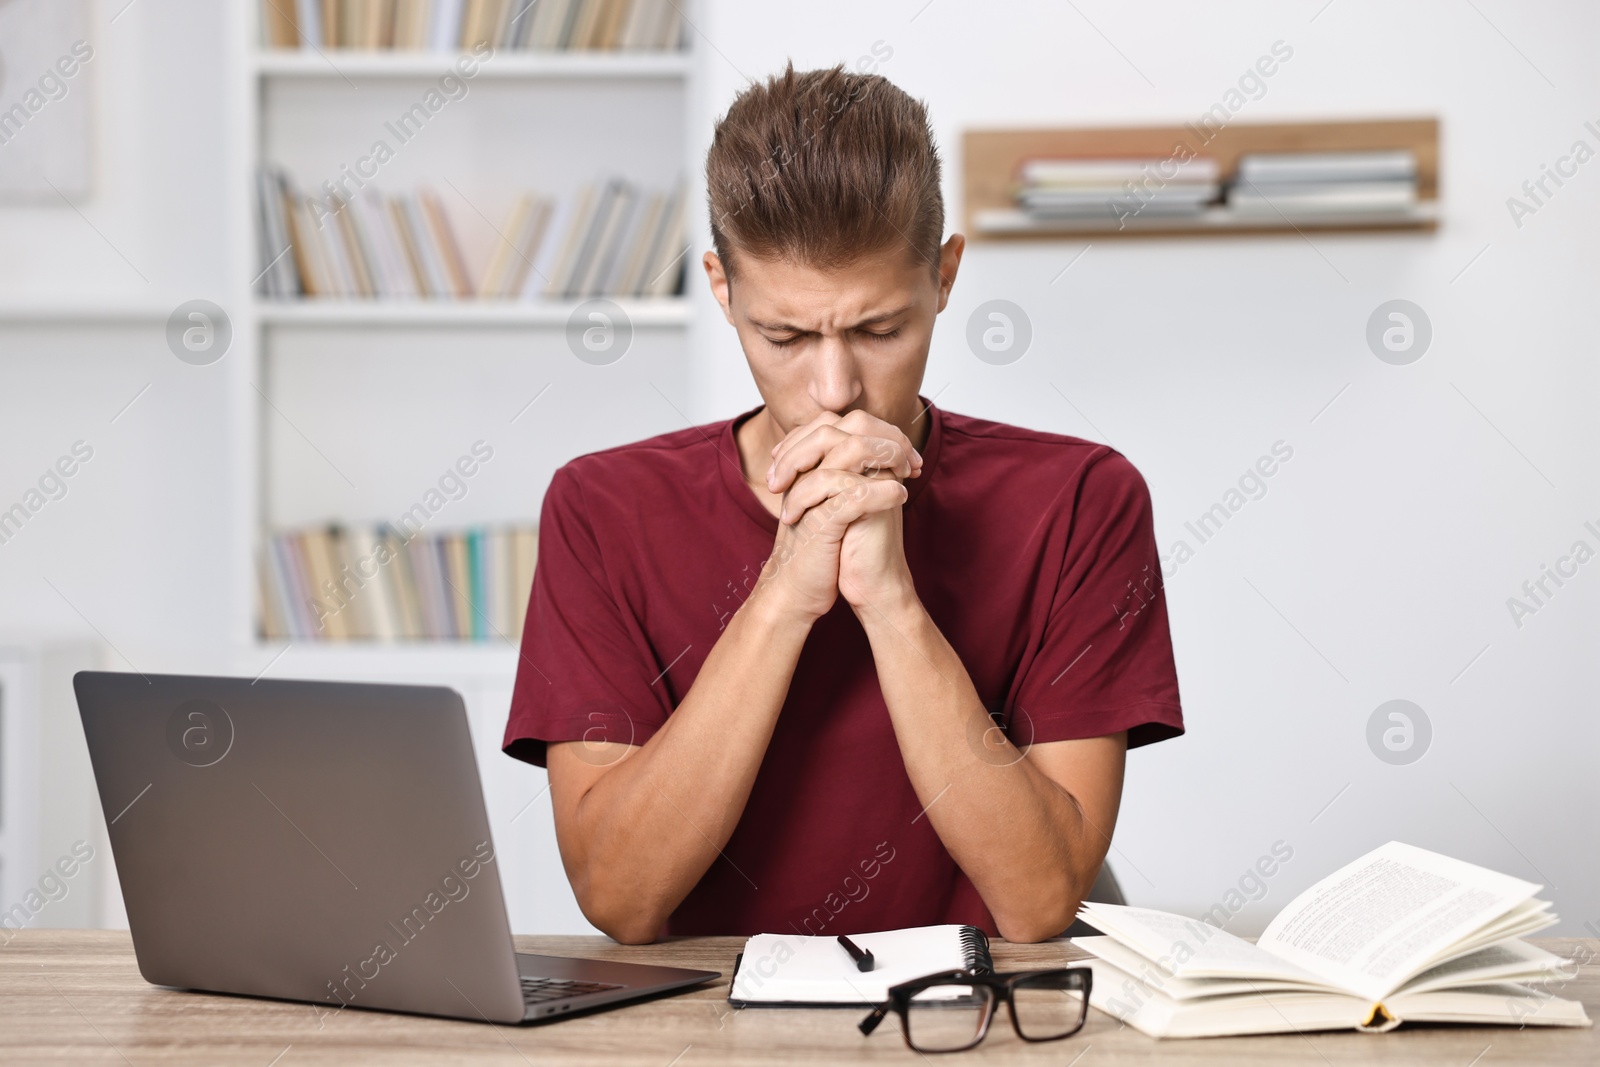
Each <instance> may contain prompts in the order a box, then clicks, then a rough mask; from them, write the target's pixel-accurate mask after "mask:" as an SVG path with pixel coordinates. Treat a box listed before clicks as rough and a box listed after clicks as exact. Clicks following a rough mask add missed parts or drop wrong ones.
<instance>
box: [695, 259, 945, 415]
mask: <svg viewBox="0 0 1600 1067" xmlns="http://www.w3.org/2000/svg"><path fill="white" fill-rule="evenodd" d="M964 245H965V240H964V239H963V238H962V236H961V235H960V234H954V235H952V236H951V237H950V239H949V240H948V241H946V242H945V244H944V246H943V248H941V249H940V256H939V273H938V276H937V277H935V275H934V273H933V271H932V270H930V269H929V267H928V265H927V264H926V263H925V262H923V261H921V260H917V259H915V258H914V257H912V256H910V255H908V254H907V253H906V251H905V249H904V247H903V246H901V247H894V248H889V249H886V250H884V251H883V252H881V253H878V254H874V255H872V256H869V257H866V258H863V259H862V260H861V261H860V262H857V263H854V264H851V265H850V266H849V267H847V268H845V269H843V270H839V271H835V272H832V273H828V272H824V271H821V270H818V269H816V268H815V267H810V266H805V265H802V264H797V263H790V262H783V261H776V260H763V259H755V258H753V257H751V256H740V257H739V263H738V270H739V275H738V278H737V279H736V280H734V281H733V283H732V284H731V285H730V284H729V282H728V278H727V276H726V274H725V272H724V271H723V267H722V262H721V260H720V259H719V258H718V257H717V255H716V253H714V252H707V253H706V255H705V260H704V263H705V269H706V275H707V277H708V278H709V279H710V281H711V288H712V291H713V292H714V293H715V294H716V297H717V301H718V303H720V304H721V305H722V311H723V314H724V315H725V316H726V317H727V320H728V322H729V323H730V324H732V326H733V328H734V329H735V330H736V331H738V334H739V344H740V345H741V347H743V349H744V354H745V359H746V360H747V361H748V363H749V364H750V373H751V375H752V376H754V378H755V382H756V388H757V389H758V390H760V392H761V399H762V400H763V401H765V403H766V406H767V413H768V415H769V416H770V417H771V419H772V420H773V422H774V423H775V428H776V431H777V433H778V434H779V435H780V436H781V435H782V434H785V433H788V432H789V431H790V430H792V429H794V428H795V427H796V426H800V425H803V424H804V423H806V422H809V421H810V420H811V419H813V418H815V417H816V416H817V415H820V414H821V413H823V412H824V411H831V412H833V413H834V414H837V415H843V414H845V413H846V412H849V411H854V410H855V409H857V408H860V409H863V410H865V411H866V412H867V413H868V414H871V415H876V416H877V417H878V418H880V419H883V420H884V421H885V422H890V423H893V424H895V425H897V426H899V427H900V428H901V429H902V430H907V431H909V429H910V428H911V425H912V421H913V420H914V419H915V418H916V417H917V415H918V414H919V404H918V402H917V390H918V388H920V387H921V385H922V372H923V369H924V368H925V367H926V366H927V362H928V346H929V343H930V342H931V341H932V339H933V323H934V318H935V316H937V315H938V314H939V312H941V311H943V310H944V307H945V304H946V303H947V302H948V300H949V298H950V287H951V286H952V285H953V284H954V283H955V276H956V269H957V267H959V265H960V263H961V252H962V249H963V247H964Z"/></svg>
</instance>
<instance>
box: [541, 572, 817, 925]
mask: <svg viewBox="0 0 1600 1067" xmlns="http://www.w3.org/2000/svg"><path fill="white" fill-rule="evenodd" d="M774 601H775V598H772V597H770V596H768V595H765V594H764V593H763V592H762V588H761V587H758V589H757V590H756V592H754V593H752V595H751V597H750V598H749V599H748V600H747V601H746V602H745V604H744V605H743V606H742V607H741V608H740V609H739V610H738V611H737V612H735V613H734V615H733V616H732V617H731V619H730V620H729V623H728V626H727V628H726V629H725V630H724V631H723V633H722V635H721V637H720V638H719V639H718V640H717V643H716V645H715V646H714V647H713V648H712V649H711V652H710V654H709V655H708V656H707V657H706V661H705V664H704V665H703V666H702V667H701V669H700V672H699V674H698V676H697V677H696V679H695V682H694V685H693V686H692V687H691V688H690V690H689V692H688V693H687V694H685V696H684V698H683V700H682V702H681V703H680V704H679V705H678V707H677V708H676V709H675V710H674V711H673V713H672V715H671V716H670V717H669V718H668V719H667V722H666V724H665V725H663V726H662V728H661V729H660V730H658V731H657V732H656V733H655V735H654V736H652V737H651V738H650V740H649V741H648V742H646V743H645V744H644V745H642V746H640V747H638V748H633V749H629V748H627V747H625V746H606V749H605V750H603V751H602V752H600V753H595V754H591V753H590V751H585V750H582V749H576V746H574V748H575V750H576V751H578V754H579V757H580V758H584V759H585V760H586V761H592V762H594V763H599V762H600V761H601V760H607V761H609V760H619V762H617V763H616V765H615V766H610V767H606V768H604V771H603V773H600V774H599V775H598V777H597V778H596V779H595V780H593V782H592V784H591V785H590V786H589V788H588V789H587V790H586V791H585V792H583V794H582V795H581V797H580V798H579V799H578V801H577V803H576V805H575V807H574V809H573V811H572V820H571V824H570V831H569V832H568V833H567V834H565V835H563V840H562V841H561V846H562V857H563V860H564V861H565V863H566V867H567V872H568V875H569V877H570V878H571V880H572V883H573V887H574V890H575V892H576V893H577V895H578V899H579V902H580V904H582V905H583V908H584V912H585V914H587V915H588V916H589V917H590V919H591V921H593V922H595V924H596V925H597V926H600V927H601V928H602V929H604V930H605V931H606V932H607V933H609V934H611V935H612V936H613V937H616V938H617V939H618V940H625V941H645V940H650V939H652V938H654V937H655V936H656V934H657V933H658V932H659V930H660V928H661V924H662V923H663V922H664V921H665V920H666V917H667V916H668V915H670V914H671V912H672V911H673V909H675V908H676V907H677V906H678V904H679V903H681V902H682V901H683V899H684V897H686V896H687V895H688V894H689V891H690V890H691V889H693V888H694V886H695V884H696V883H698V882H699V880H700V878H701V877H702V876H703V875H704V874H705V872H706V871H707V870H708V869H709V868H710V866H711V865H712V864H713V863H714V862H716V861H717V860H718V857H719V855H720V852H721V849H722V847H723V846H724V845H726V844H727V842H728V838H729V837H730V836H731V835H732V833H733V830H734V827H735V826H737V825H738V822H739V818H740V816H741V815H742V814H743V811H744V805H745V802H746V801H747V800H748V799H749V796H750V790H751V787H752V786H753V785H754V783H755V778H756V773H757V771H758V770H759V769H760V766H761V761H762V759H763V757H764V756H765V754H766V750H767V745H768V743H769V742H770V740H771V737H772V731H773V728H774V726H775V725H776V723H777V719H778V713H779V711H780V710H781V709H782V707H783V703H784V699H785V697H786V696H787V695H788V691H789V683H790V681H791V679H792V677H793V674H794V667H795V664H796V662H797V661H798V660H799V657H800V651H801V648H802V647H803V646H804V644H805V639H806V635H807V634H808V633H809V630H810V623H809V622H807V621H804V620H803V619H801V618H799V617H797V616H796V615H794V614H793V613H791V612H786V611H783V610H781V609H780V607H779V605H777V604H776V603H775V602H774ZM624 757H625V758H624ZM584 770H585V771H587V768H584Z"/></svg>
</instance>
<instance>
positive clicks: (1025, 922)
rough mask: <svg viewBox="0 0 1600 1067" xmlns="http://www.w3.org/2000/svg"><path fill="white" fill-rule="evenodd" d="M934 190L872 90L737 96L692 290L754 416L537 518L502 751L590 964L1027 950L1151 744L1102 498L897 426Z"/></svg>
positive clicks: (1146, 647) (937, 219)
mask: <svg viewBox="0 0 1600 1067" xmlns="http://www.w3.org/2000/svg"><path fill="white" fill-rule="evenodd" d="M939 170H940V164H939V158H938V155H937V151H936V149H935V147H934V144H933V140H932V135H931V131H930V129H929V127H928V122H927V117H926V113H925V112H924V110H923V108H922V106H921V105H920V104H919V103H917V102H916V101H914V100H912V99H911V98H910V97H908V96H907V95H906V94H905V93H904V92H902V91H901V90H899V89H898V88H896V87H895V86H894V85H892V84H891V83H889V82H888V81H886V80H885V79H883V78H882V77H879V76H866V75H854V74H847V73H845V72H844V71H843V68H842V66H841V67H836V68H834V69H832V70H818V71H809V72H804V73H796V72H795V71H794V70H793V67H792V65H791V66H790V68H789V69H787V70H785V71H784V73H783V74H781V75H778V76H776V77H774V78H771V79H769V80H768V82H767V83H766V84H764V85H753V86H751V87H750V88H748V89H747V90H746V91H744V92H743V93H742V94H741V95H740V96H739V97H738V99H737V100H736V101H735V102H734V104H733V106H732V107H731V108H730V109H729V111H728V113H727V115H726V116H724V118H723V119H722V120H721V121H720V122H719V123H718V125H717V129H716V135H715V138H714V141H713V144H712V147H711V149H710V153H709V155H708V158H707V164H706V173H707V185H708V195H709V200H710V213H711V219H712V237H713V243H714V245H715V251H714V252H707V253H706V254H705V257H704V267H705V272H706V277H707V279H708V280H709V281H710V284H711V288H712V291H713V292H714V293H715V294H716V297H717V300H718V302H719V303H720V304H721V306H722V310H723V313H724V315H725V316H726V318H727V320H728V322H729V323H730V324H731V325H732V326H733V327H734V329H735V330H736V331H737V332H738V335H739V341H740V344H741V345H742V347H743V349H744V352H745V356H746V358H747V361H748V363H749V366H750V371H751V374H752V375H753V376H754V378H755V383H756V387H757V389H758V390H759V391H760V393H761V397H762V399H763V400H764V401H765V403H764V404H763V406H762V407H760V408H757V409H755V410H754V411H751V412H746V413H745V414H744V415H741V416H739V417H738V418H735V419H731V420H728V421H724V422H717V423H712V424H710V425H707V426H699V427H691V428H689V429H685V430H682V431H679V432H677V433H671V434H667V435H665V436H662V437H656V438H653V439H651V440H647V441H641V442H639V443H637V444H632V445H626V446H623V447H621V448H614V449H610V450H608V451H604V452H598V453H594V454H591V455H587V456H582V457H580V458H578V459H575V460H573V461H572V462H571V463H569V464H567V465H566V466H565V467H562V468H561V469H560V470H559V471H557V472H556V475H555V477H554V479H553V480H552V482H551V485H550V489H549V491H548V493H547V494H546V496H545V500H544V507H543V513H542V518H541V525H540V554H539V566H538V568H537V573H536V576H535V579H534V587H533V594H532V599H531V602H530V604H529V608H528V617H527V625H526V630H525V636H524V638H523V656H522V659H521V664H520V667H519V669H518V672H517V681H516V687H515V691H514V695H513V697H512V707H511V715H510V721H509V723H508V724H507V728H506V735H505V750H506V751H507V752H508V753H510V754H511V755H513V756H516V757H519V758H522V759H525V760H528V761H530V762H533V763H536V764H546V765H547V766H548V767H549V774H550V795H551V799H552V803H553V806H554V810H555V824H556V836H557V840H558V842H559V845H560V848H561V856H562V860H563V862H564V864H565V866H566V870H567V875H568V877H569V878H570V879H571V882H572V886H573V889H574V891H575V893H576V895H577V898H578V903H579V904H580V906H581V907H582V908H583V912H584V914H585V915H586V916H588V918H589V920H590V921H591V922H593V923H594V924H595V925H596V926H597V927H599V928H600V929H601V930H603V931H605V932H606V933H607V934H609V935H610V936H611V937H613V938H615V939H616V940H618V941H622V942H627V943H640V942H647V941H650V940H653V939H655V938H657V937H659V936H661V935H663V934H751V933H756V932H760V931H768V932H787V931H791V930H792V931H797V932H801V933H811V934H827V935H833V934H839V933H852V932H861V931H867V930H875V929H890V928H896V927H906V926H919V925H929V924H935V923H972V924H974V925H977V926H979V927H982V928H983V929H985V930H986V931H987V932H989V933H991V934H999V935H1001V936H1003V937H1005V938H1007V939H1009V940H1012V941H1036V940H1040V939H1043V938H1046V937H1051V936H1054V935H1056V934H1059V933H1061V932H1062V931H1063V930H1064V929H1065V928H1066V927H1067V926H1068V925H1069V923H1070V922H1071V921H1072V918H1073V915H1074V913H1075V911H1076V910H1077V907H1078V903H1079V902H1080V900H1081V899H1082V898H1083V896H1084V894H1085V893H1086V892H1087V891H1088V889H1089V887H1090V886H1091V885H1092V884H1093V882H1094V879H1095V876H1096V874H1097V873H1098V872H1099V870H1100V865H1101V863H1102V861H1103V860H1104V858H1105V854H1106V850H1107V848H1108V847H1109V845H1110V837H1111V832H1112V828H1113V826H1114V825H1115V822H1116V817H1117V808H1118V804H1119V801H1120V798H1121V792H1122V775H1123V758H1124V754H1125V751H1126V749H1127V748H1128V747H1132V746H1136V745H1140V744H1144V743H1147V742H1151V741H1157V740H1160V739H1162V738H1166V737H1172V736H1175V735H1177V734H1180V733H1182V731H1183V722H1182V716H1181V712H1180V710H1179V704H1178V687H1177V679H1176V673H1175V670H1174V667H1173V660H1172V648H1171V640H1170V637H1169V634H1168V628H1167V611H1166V603H1165V599H1164V597H1163V596H1162V595H1161V584H1160V573H1161V572H1160V565H1159V560H1158V557H1157V553H1156V547H1155V538H1154V531H1153V527H1152V522H1151V508H1150V500H1149V494H1148V492H1147V490H1146V488H1145V484H1144V482H1143V480H1142V479H1141V478H1140V476H1139V474H1138V472H1137V471H1136V470H1135V469H1134V468H1133V466H1132V465H1131V464H1130V463H1129V462H1128V461H1127V460H1126V459H1124V458H1123V457H1122V456H1121V455H1119V454H1118V453H1117V452H1115V451H1113V450H1112V449H1110V448H1108V447H1106V446H1104V445H1098V444H1093V443H1090V442H1088V441H1083V440H1080V439H1078V438H1073V437H1064V436H1060V435H1056V434H1049V433H1040V432H1035V431H1032V430H1025V429H1020V428H1018V427H1013V426H1006V425H1002V424H999V423H994V422H987V421H984V420H981V419H974V418H968V417H965V416H961V415H955V414H952V413H949V412H945V411H942V410H940V409H939V408H937V407H934V406H933V405H932V404H931V403H930V402H928V401H926V400H924V399H923V398H922V397H920V396H919V395H918V392H917V390H918V388H919V386H920V384H921V382H922V376H923V369H924V366H925V364H926V361H927V357H928V348H929V343H930V340H931V337H932V332H933V326H934V320H935V317H936V316H937V314H938V313H939V312H940V311H942V310H944V307H945V304H946V302H947V300H948V299H949V295H950V289H951V286H952V285H954V283H955V277H956V270H957V267H958V266H959V265H960V262H961V253H962V250H963V248H964V240H963V238H962V237H961V236H960V235H959V234H956V235H952V236H951V237H950V238H949V239H948V240H943V241H942V238H943V230H944V207H943V202H942V199H941V195H940V187H939ZM941 241H942V243H941Z"/></svg>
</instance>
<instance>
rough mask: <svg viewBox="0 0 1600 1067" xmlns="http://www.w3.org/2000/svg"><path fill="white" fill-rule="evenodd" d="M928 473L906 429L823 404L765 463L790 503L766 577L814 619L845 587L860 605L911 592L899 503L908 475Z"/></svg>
mask: <svg viewBox="0 0 1600 1067" xmlns="http://www.w3.org/2000/svg"><path fill="white" fill-rule="evenodd" d="M921 473H922V456H921V455H919V454H918V453H917V451H916V449H915V448H913V447H912V445H911V441H910V440H909V439H908V438H907V437H906V435H905V434H904V433H902V432H901V431H900V429H899V428H898V427H896V426H894V425H892V424H890V423H887V422H884V421H883V420H882V419H879V418H877V417H875V416H873V415H870V414H868V413H867V412H865V411H860V410H857V411H851V412H848V413H847V414H845V415H836V414H834V413H833V412H824V413H823V414H821V415H818V416H817V417H816V418H814V419H812V420H811V421H810V422H808V423H806V424H805V425H803V426H799V427H796V428H795V429H793V430H791V431H790V432H789V433H788V435H787V436H785V437H784V439H783V440H782V441H780V442H778V444H777V445H776V446H775V447H774V448H773V449H772V466H771V468H769V470H768V471H767V478H766V486H767V489H768V490H769V491H770V492H773V493H782V494H783V505H782V512H781V514H780V515H779V517H778V536H777V539H776V540H775V542H774V544H773V551H772V556H771V557H770V558H769V559H768V560H767V564H766V566H765V567H764V568H763V571H762V577H763V580H764V581H770V582H772V583H773V584H774V585H775V587H776V588H777V590H778V591H779V593H780V595H781V596H782V597H783V598H784V599H785V601H786V603H788V604H789V605H791V606H792V607H793V608H794V609H795V610H797V611H799V612H801V613H802V614H804V615H806V616H809V617H810V618H811V619H816V618H820V617H821V616H822V615H824V614H826V613H827V612H828V610H829V609H830V608H832V607H833V604H834V602H835V600H836V599H837V598H838V596H839V595H840V594H843V596H844V598H845V600H846V601H847V602H849V604H850V605H851V607H852V608H853V609H855V611H856V612H857V614H859V613H860V612H861V610H862V609H863V608H864V607H866V606H867V605H879V606H885V605H899V604H901V603H903V602H904V601H905V600H906V598H908V597H914V596H915V592H914V589H913V586H912V581H911V571H910V568H909V567H907V565H906V557H905V545H904V542H903V539H902V525H901V511H900V509H901V506H902V505H903V504H904V503H905V502H906V499H907V497H908V495H909V494H908V493H907V490H906V487H905V484H904V483H905V481H906V480H908V479H911V478H915V477H918V476H920V475H921Z"/></svg>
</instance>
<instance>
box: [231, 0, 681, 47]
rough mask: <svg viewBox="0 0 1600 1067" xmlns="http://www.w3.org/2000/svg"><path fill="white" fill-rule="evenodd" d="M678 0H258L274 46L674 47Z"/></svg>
mask: <svg viewBox="0 0 1600 1067" xmlns="http://www.w3.org/2000/svg"><path fill="white" fill-rule="evenodd" d="M679 2H681V0H538V2H537V3H533V2H530V0H261V18H262V34H261V37H262V40H264V41H266V42H267V44H268V45H269V46H270V47H272V48H317V49H325V48H356V49H410V50H416V49H431V50H434V51H453V50H457V49H463V50H464V49H472V48H475V47H478V46H481V45H488V46H490V47H492V48H522V49H544V50H578V49H618V50H620V49H631V50H656V51H662V50H673V49H677V48H679V47H680V46H681V42H682V37H683V15H682V12H681V11H680V10H679V8H678V3H679Z"/></svg>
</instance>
